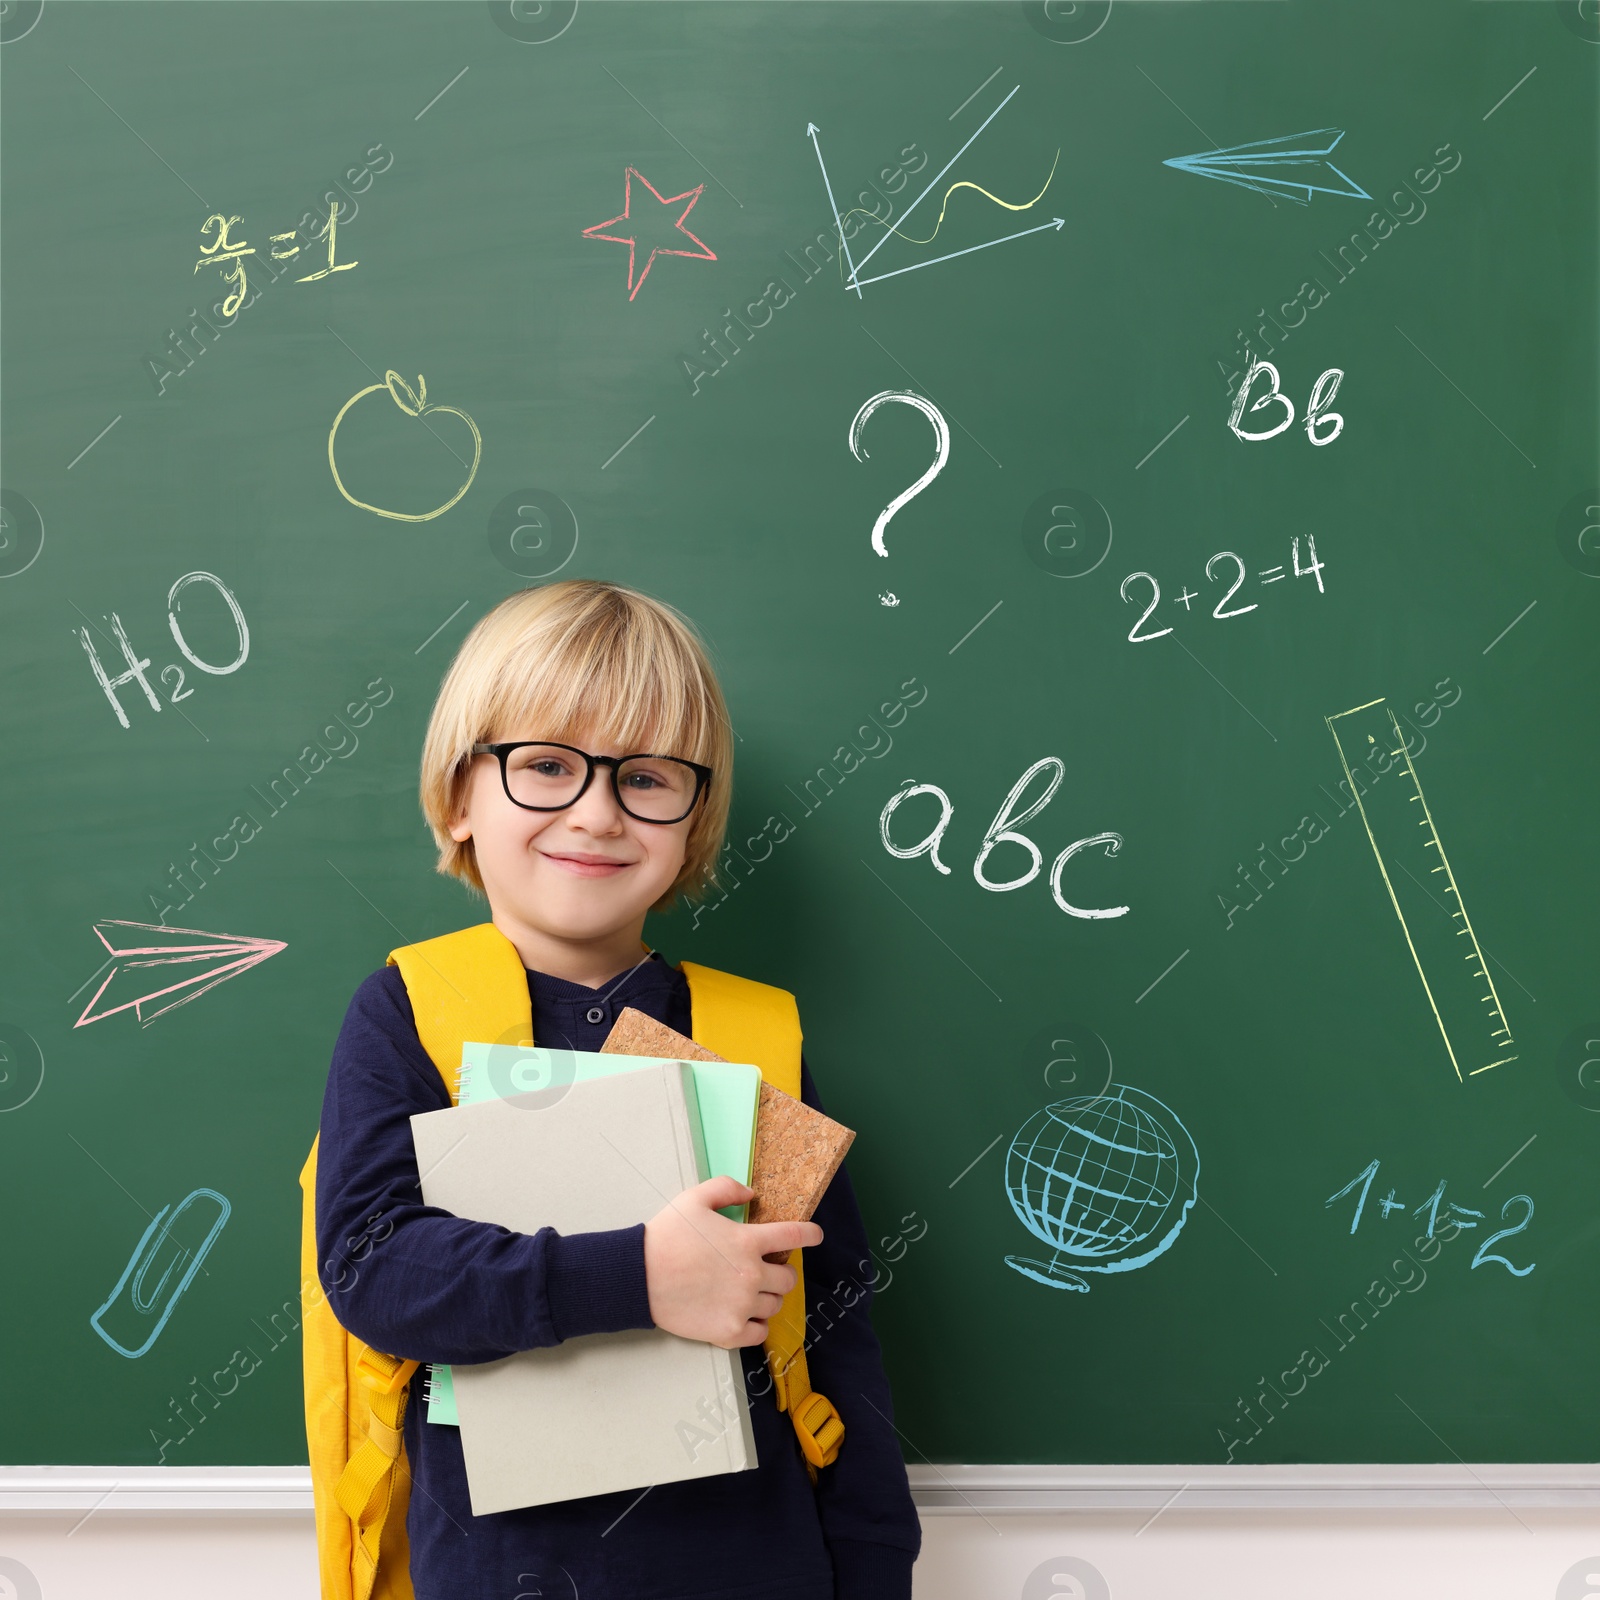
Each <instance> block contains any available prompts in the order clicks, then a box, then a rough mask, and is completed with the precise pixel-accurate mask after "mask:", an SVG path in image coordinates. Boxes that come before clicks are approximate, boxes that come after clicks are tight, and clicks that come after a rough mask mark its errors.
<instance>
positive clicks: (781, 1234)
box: [745, 1222, 822, 1256]
mask: <svg viewBox="0 0 1600 1600" xmlns="http://www.w3.org/2000/svg"><path fill="white" fill-rule="evenodd" d="M745 1228H746V1230H747V1231H748V1232H750V1233H752V1234H755V1235H757V1238H756V1241H755V1242H756V1244H757V1245H758V1246H759V1247H760V1250H761V1253H762V1255H764V1256H768V1255H773V1254H775V1253H776V1252H778V1251H780V1250H793V1249H796V1248H799V1247H804V1246H806V1245H817V1244H821V1243H822V1229H821V1228H820V1227H818V1226H817V1224H816V1223H814V1222H755V1223H749V1222H747V1223H746V1224H745Z"/></svg>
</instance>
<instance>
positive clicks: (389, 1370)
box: [356, 1344, 422, 1395]
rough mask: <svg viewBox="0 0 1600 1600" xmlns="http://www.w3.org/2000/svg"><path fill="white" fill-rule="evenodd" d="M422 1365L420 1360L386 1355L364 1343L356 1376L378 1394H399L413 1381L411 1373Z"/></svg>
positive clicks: (357, 1358) (357, 1364)
mask: <svg viewBox="0 0 1600 1600" xmlns="http://www.w3.org/2000/svg"><path fill="white" fill-rule="evenodd" d="M421 1365H422V1363H421V1362H420V1361H402V1360H401V1359H400V1357H399V1356H386V1355H385V1354H384V1353H383V1352H382V1351H381V1350H374V1349H373V1348H372V1346H371V1345H369V1344H364V1345H362V1347H361V1353H360V1354H359V1355H358V1356H357V1357H356V1376H357V1377H358V1378H360V1379H361V1381H362V1383H364V1384H365V1385H366V1386H367V1388H369V1389H372V1390H375V1391H376V1392H377V1393H378V1394H385V1395H387V1394H397V1393H398V1392H399V1391H400V1390H401V1389H403V1388H405V1386H406V1385H407V1384H408V1383H409V1382H410V1381H411V1374H412V1373H413V1372H415V1371H416V1370H417V1368H418V1367H419V1366H421Z"/></svg>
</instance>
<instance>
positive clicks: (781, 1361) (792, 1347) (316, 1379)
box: [300, 922, 844, 1600]
mask: <svg viewBox="0 0 1600 1600" xmlns="http://www.w3.org/2000/svg"><path fill="white" fill-rule="evenodd" d="M389 965H390V966H398V967H399V968H400V975H401V977H402V978H403V979H404V980H405V985H406V992H407V994H408V995H409V996H410V998H411V1009H412V1013H413V1015H414V1017H415V1019H416V1025H417V1035H418V1037H419V1038H420V1039H421V1041H422V1045H423V1048H424V1049H425V1050H426V1051H427V1052H428V1055H429V1056H430V1057H431V1058H432V1060H433V1063H434V1065H435V1066H436V1067H437V1068H438V1069H439V1075H440V1077H442V1078H443V1079H444V1081H445V1085H446V1087H447V1088H448V1089H449V1091H450V1099H451V1101H452V1103H453V1102H455V1101H456V1099H457V1098H458V1092H457V1084H456V1080H457V1076H458V1073H459V1071H460V1066H461V1045H462V1041H463V1040H466V1039H488V1040H498V1039H516V1040H518V1041H519V1042H521V1043H530V1042H531V1041H532V1036H533V1017H532V1007H531V1004H530V1001H529V996H528V980H527V974H526V971H525V969H524V968H523V965H522V958H521V956H520V955H518V953H517V950H516V947H515V946H514V945H513V944H512V943H511V941H510V940H509V939H507V938H506V936H505V935H504V934H503V933H502V932H501V931H500V930H499V929H498V928H497V927H495V925H494V924H493V923H492V922H484V923H479V924H478V925H477V926H476V927H472V928H463V929H462V930H461V931H460V932H459V933H449V934H445V935H444V936H443V937H442V938H438V939H427V940H424V941H423V942H422V943H421V944H413V945H405V946H403V947H402V948H400V949H398V950H391V951H390V952H389ZM682 970H683V972H684V975H685V976H686V977H687V978H688V980H689V994H690V1002H691V1006H692V1009H693V1016H694V1025H693V1026H694V1037H695V1040H696V1042H697V1043H699V1044H702V1045H704V1046H705V1047H706V1049H708V1050H712V1051H714V1052H716V1054H718V1055H720V1056H724V1057H726V1058H727V1059H728V1060H730V1061H746V1062H752V1063H754V1064H755V1065H756V1066H758V1067H760V1068H761V1075H762V1077H763V1079H764V1080H765V1081H766V1082H768V1083H770V1084H772V1085H773V1087H774V1088H777V1089H781V1090H783V1092H784V1093H785V1094H790V1095H793V1096H794V1097H795V1098H796V1099H798V1098H799V1097H800V1015H799V1012H798V1010H797V1009H796V1007H795V1002H794V996H793V995H791V994H788V993H786V992H785V991H784V990H782V989H774V988H771V987H769V986H768V985H766V984H764V983H753V982H751V981H750V980H749V979H746V978H736V977H733V976H732V975H731V974H729V973H726V972H717V971H715V970H714V969H713V968H711V967H701V966H696V965H695V964H694V963H692V962H688V961H685V962H684V963H683V967H682ZM300 1187H301V1190H302V1191H303V1202H302V1208H301V1226H300V1278H301V1285H300V1293H301V1302H302V1318H301V1320H302V1328H303V1337H304V1342H305V1402H306V1441H307V1445H308V1447H309V1449H310V1455H311V1483H312V1488H313V1491H314V1493H315V1499H316V1521H317V1553H318V1560H319V1564H320V1567H321V1574H322V1595H323V1600H412V1588H411V1566H410V1546H409V1542H408V1540H407V1538H406V1515H405V1514H406V1503H407V1501H408V1499H409V1497H410V1491H411V1474H410V1469H409V1467H408V1466H407V1463H406V1456H405V1444H404V1439H403V1436H402V1433H401V1423H402V1420H403V1418H404V1416H405V1406H406V1398H407V1395H408V1393H409V1386H410V1382H411V1376H412V1374H413V1373H414V1372H415V1371H416V1369H417V1365H418V1363H417V1362H415V1361H401V1360H399V1359H398V1358H397V1357H394V1356H387V1355H384V1354H382V1353H381V1352H379V1351H376V1350H373V1349H371V1348H370V1347H369V1346H367V1345H365V1344H363V1343H362V1342H361V1341H360V1340H359V1339H356V1338H353V1337H352V1336H351V1335H350V1334H348V1333H346V1332H345V1330H344V1329H343V1328H342V1327H340V1325H339V1323H338V1321H337V1320H336V1319H335V1317H334V1315H333V1309H332V1307H331V1306H329V1304H328V1300H327V1296H326V1295H325V1294H324V1293H323V1290H322V1282H321V1279H320V1277H319V1276H318V1273H317V1234H316V1195H317V1144H316V1141H315V1140H314V1141H313V1142H312V1145H311V1154H310V1156H309V1157H308V1158H307V1160H306V1164H305V1167H304V1169H303V1170H302V1171H301V1173H300ZM801 1254H802V1252H800V1251H799V1250H795V1251H793V1252H791V1254H790V1256H789V1263H790V1265H791V1266H793V1267H794V1269H795V1273H796V1277H795V1285H794V1288H793V1289H791V1290H790V1291H789V1293H788V1294H787V1295H786V1296H785V1297H784V1301H783V1304H782V1306H781V1307H780V1308H779V1310H778V1313H777V1315H776V1316H774V1317H771V1318H770V1319H769V1320H768V1323H767V1339H766V1346H765V1348H766V1355H767V1364H768V1367H769V1369H770V1370H771V1373H772V1377H773V1391H774V1394H775V1396H776V1399H777V1403H778V1409H779V1410H780V1411H787V1412H788V1414H789V1418H790V1421H791V1422H792V1423H793V1424H794V1430H795V1433H796V1435H797V1437H798V1438H799V1441H800V1449H801V1451H802V1453H803V1455H804V1456H805V1461H806V1471H807V1472H808V1473H809V1474H810V1476H811V1480H812V1482H813V1483H814V1482H815V1481H816V1477H817V1469H818V1468H819V1467H824V1466H827V1465H829V1464H830V1463H831V1462H832V1461H833V1460H834V1458H835V1457H836V1456H837V1455H838V1453H839V1443H840V1441H841V1440H842V1439H843V1437H844V1423H843V1421H842V1420H841V1419H840V1417H839V1413H838V1411H837V1410H836V1409H835V1408H834V1405H833V1403H832V1402H831V1401H830V1400H828V1399H826V1398H825V1397H824V1396H822V1395H820V1394H817V1393H816V1392H815V1391H814V1390H813V1389H812V1388H811V1383H810V1379H809V1376H808V1374H807V1370H806V1355H805V1269H804V1266H803V1265H802V1262H801Z"/></svg>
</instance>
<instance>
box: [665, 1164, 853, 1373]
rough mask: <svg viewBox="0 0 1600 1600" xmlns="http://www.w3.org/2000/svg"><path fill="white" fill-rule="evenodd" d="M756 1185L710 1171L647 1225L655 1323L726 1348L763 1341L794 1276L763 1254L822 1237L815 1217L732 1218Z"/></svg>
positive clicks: (792, 1283) (674, 1331) (800, 1244)
mask: <svg viewBox="0 0 1600 1600" xmlns="http://www.w3.org/2000/svg"><path fill="white" fill-rule="evenodd" d="M754 1195H755V1190H754V1189H752V1188H751V1187H750V1186H749V1185H748V1184H743V1183H740V1182H739V1181H738V1180H737V1179H735V1178H707V1179H706V1181H705V1182H704V1183H701V1184H696V1185H695V1187H694V1188H692V1189H685V1190H684V1191H683V1193H682V1194H680V1195H679V1196H678V1197H677V1198H676V1199H675V1200H671V1201H669V1202H668V1203H667V1204H666V1205H665V1206H663V1207H662V1208H661V1210H660V1211H658V1212H657V1213H656V1214H655V1216H653V1217H652V1218H651V1219H650V1220H649V1221H648V1222H647V1223H645V1225H644V1267H645V1277H646V1280H647V1282H648V1285H649V1291H650V1315H651V1317H652V1318H653V1319H654V1320H655V1324H656V1326H657V1327H658V1328H665V1329H666V1330H667V1332H668V1333H675V1334H677V1335H679V1336H680V1337H681V1338H684V1339H699V1340H700V1341H702V1342H703V1343H705V1344H714V1345H716V1346H718V1347H719V1348H720V1349H723V1350H736V1349H738V1348H739V1347H740V1346H741V1345H747V1344H760V1343H761V1342H762V1341H763V1340H764V1339H765V1338H766V1336H767V1318H768V1317H770V1316H772V1315H774V1314H775V1313H776V1311H777V1309H778V1307H779V1306H780V1305H781V1304H782V1303H783V1297H784V1295H786V1294H787V1293H788V1292H789V1291H790V1290H791V1289H792V1288H793V1287H794V1285H795V1279H796V1277H797V1276H798V1275H797V1274H796V1272H795V1269H794V1268H793V1267H785V1266H779V1265H778V1264H777V1263H775V1262H771V1261H763V1260H762V1257H763V1256H765V1255H770V1254H772V1253H774V1252H775V1251H779V1250H792V1249H794V1248H795V1247H796V1246H802V1247H803V1246H805V1245H815V1244H821V1243H822V1229H821V1228H819V1227H818V1226H817V1224H816V1223H814V1222H733V1221H730V1220H729V1219H728V1218H727V1217H722V1216H718V1215H717V1207H718V1206H735V1205H739V1204H741V1203H743V1202H744V1201H746V1200H749V1199H751V1198H753V1196H754Z"/></svg>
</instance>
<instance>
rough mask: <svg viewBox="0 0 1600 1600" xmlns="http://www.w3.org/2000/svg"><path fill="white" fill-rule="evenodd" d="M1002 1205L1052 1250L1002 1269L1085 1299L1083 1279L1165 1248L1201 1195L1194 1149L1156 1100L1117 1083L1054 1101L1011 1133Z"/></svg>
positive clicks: (1126, 1268) (1125, 1268)
mask: <svg viewBox="0 0 1600 1600" xmlns="http://www.w3.org/2000/svg"><path fill="white" fill-rule="evenodd" d="M1005 1181H1006V1198H1007V1199H1008V1200H1009V1201H1010V1202H1011V1209H1012V1210H1013V1211H1015V1212H1016V1214H1017V1216H1018V1217H1020V1218H1021V1220H1022V1223H1023V1226H1024V1227H1026V1228H1027V1229H1028V1231H1029V1232H1030V1233H1031V1234H1033V1235H1034V1237H1035V1238H1037V1239H1039V1240H1041V1241H1042V1242H1043V1243H1044V1244H1046V1245H1048V1246H1050V1248H1051V1249H1052V1250H1054V1251H1055V1255H1054V1256H1052V1258H1051V1259H1050V1260H1049V1261H1035V1260H1032V1259H1030V1258H1028V1257H1026V1256H1007V1257H1006V1264H1007V1265H1008V1266H1011V1267H1014V1268H1015V1269H1016V1270H1017V1271H1018V1272H1020V1273H1022V1274H1023V1276H1024V1277H1028V1278H1032V1279H1033V1280H1034V1281H1035V1282H1037V1283H1043V1284H1047V1285H1048V1286H1049V1287H1050V1288H1052V1289H1077V1290H1080V1291H1083V1292H1087V1290H1088V1288H1089V1283H1088V1280H1087V1279H1085V1278H1083V1277H1081V1276H1080V1274H1079V1272H1075V1271H1073V1270H1071V1268H1069V1267H1067V1266H1064V1265H1063V1264H1062V1258H1063V1257H1065V1258H1067V1259H1068V1260H1069V1261H1070V1262H1071V1263H1072V1264H1073V1266H1075V1267H1077V1268H1079V1269H1080V1271H1081V1272H1131V1271H1132V1270H1133V1269H1134V1268H1135V1267H1142V1266H1144V1265H1146V1264H1147V1263H1148V1262H1150V1261H1153V1260H1155V1258H1156V1257H1157V1256H1159V1255H1160V1254H1161V1253H1162V1252H1163V1251H1165V1250H1167V1249H1168V1248H1170V1246H1171V1245H1172V1242H1173V1240H1174V1239H1176V1238H1177V1236H1178V1234H1179V1232H1180V1231H1181V1229H1182V1228H1183V1225H1184V1223H1185V1222H1186V1221H1188V1218H1189V1212H1190V1209H1191V1208H1192V1207H1193V1205H1194V1203H1195V1201H1196V1199H1197V1198H1198V1197H1199V1182H1200V1152H1199V1151H1198V1150H1197V1149H1196V1148H1195V1143H1194V1140H1193V1139H1191V1138H1190V1137H1189V1130H1188V1129H1187V1128H1185V1127H1184V1125H1183V1124H1182V1123H1181V1122H1180V1121H1179V1120H1178V1118H1177V1116H1176V1115H1174V1113H1173V1112H1172V1110H1171V1109H1170V1108H1169V1107H1167V1106H1165V1105H1163V1104H1162V1103H1161V1102H1160V1101H1159V1100H1157V1099H1156V1098H1155V1096H1154V1095H1149V1094H1146V1093H1144V1091H1143V1090H1142V1089H1132V1088H1129V1087H1128V1086H1127V1085H1125V1084H1119V1083H1114V1084H1110V1085H1108V1086H1107V1088H1106V1090H1105V1092H1104V1093H1103V1094H1094V1095H1079V1096H1077V1097H1076V1098H1074V1099H1070V1100H1057V1101H1055V1102H1054V1103H1053V1104H1051V1105H1048V1106H1045V1107H1044V1108H1043V1109H1042V1110H1039V1111H1036V1112H1035V1113H1034V1114H1033V1115H1032V1116H1031V1117H1029V1118H1028V1120H1027V1121H1026V1122H1025V1123H1023V1125H1022V1127H1021V1128H1019V1129H1018V1130H1017V1134H1016V1137H1015V1138H1014V1139H1012V1141H1011V1148H1010V1150H1009V1151H1008V1152H1007V1153H1006V1174H1005Z"/></svg>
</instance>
